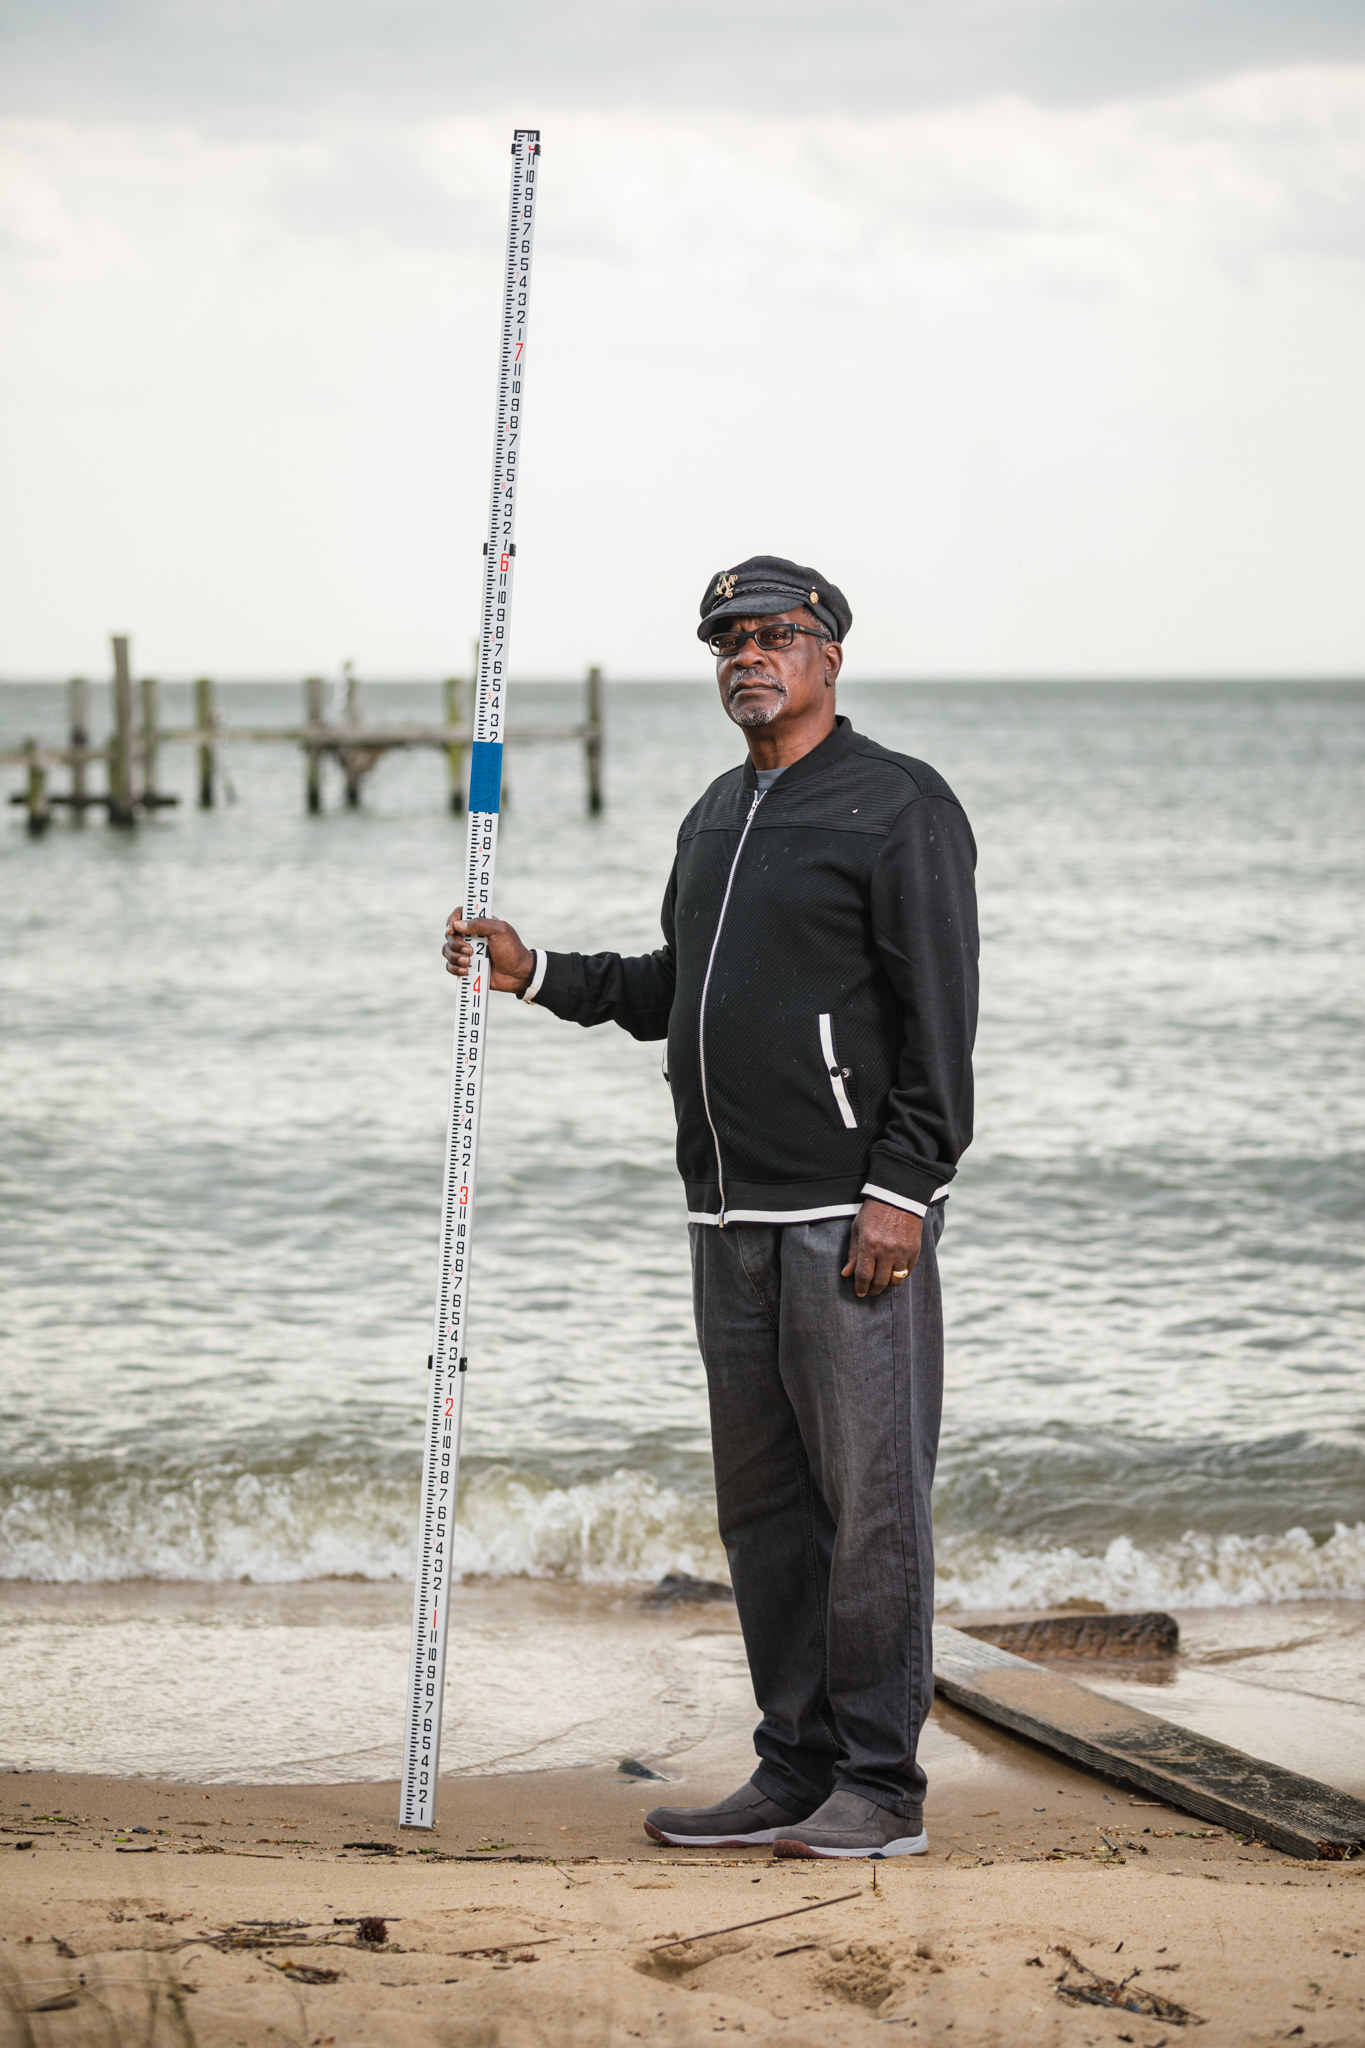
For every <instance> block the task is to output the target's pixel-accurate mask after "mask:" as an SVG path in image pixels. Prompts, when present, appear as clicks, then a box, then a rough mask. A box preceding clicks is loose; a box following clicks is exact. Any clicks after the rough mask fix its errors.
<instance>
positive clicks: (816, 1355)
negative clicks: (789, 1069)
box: [691, 1204, 943, 1816]
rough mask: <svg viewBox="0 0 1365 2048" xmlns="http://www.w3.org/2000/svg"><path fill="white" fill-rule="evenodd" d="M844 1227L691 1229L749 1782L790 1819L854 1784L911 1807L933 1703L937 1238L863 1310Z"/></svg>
mask: <svg viewBox="0 0 1365 2048" xmlns="http://www.w3.org/2000/svg"><path fill="white" fill-rule="evenodd" d="M849 1229H850V1219H849V1218H847V1217H837V1218H833V1219H830V1220H827V1221H824V1222H820V1223H785V1224H768V1223H734V1224H727V1225H726V1227H725V1229H724V1230H718V1229H716V1228H715V1226H714V1225H711V1224H697V1223H694V1224H693V1225H692V1226H691V1233H692V1287H693V1300H694V1304H695V1308H696V1316H697V1339H698V1342H699V1343H700V1345H701V1353H702V1358H703V1360H704V1362H705V1365H706V1379H707V1386H708V1389H709V1392H710V1399H711V1446H712V1456H713V1458H714V1460H715V1469H716V1502H717V1508H718V1513H719V1518H720V1534H721V1540H722V1542H723V1543H724V1545H725V1550H726V1555H727V1556H728V1558H729V1560H730V1576H731V1581H732V1583H733V1585H734V1589H735V1600H736V1603H737V1605H738V1608H739V1620H740V1626H741V1628H742V1629H743V1631H744V1647H745V1650H746V1651H747V1653H748V1658H749V1671H750V1674H751V1676H752V1678H753V1684H754V1694H755V1697H756V1699H757V1701H758V1704H759V1708H760V1710H761V1712H762V1715H763V1718H762V1720H761V1721H760V1722H759V1724H758V1728H757V1730H756V1731H755V1734H754V1747H755V1748H756V1749H757V1751H758V1754H759V1759H760V1762H759V1767H758V1769H757V1770H756V1771H755V1773H754V1779H753V1782H754V1783H755V1785H757V1786H758V1787H759V1789H760V1790H761V1791H763V1792H765V1793H766V1794H767V1795H768V1797H769V1798H770V1799H775V1800H776V1801H777V1802H778V1803H779V1805H782V1806H786V1807H788V1808H791V1809H793V1810H801V1809H805V1808H807V1807H809V1806H811V1805H813V1804H817V1805H818V1804H819V1803H820V1802H821V1801H822V1800H824V1799H825V1798H826V1797H827V1796H828V1794H829V1793H830V1792H831V1791H832V1790H833V1789H834V1788H835V1787H836V1786H847V1787H848V1788H849V1789H850V1790H852V1791H857V1792H861V1793H862V1794H863V1796H864V1797H865V1798H867V1799H873V1800H875V1801H876V1802H877V1804H878V1805H879V1806H884V1807H887V1808H889V1810H890V1811H891V1812H892V1813H903V1814H908V1815H911V1816H913V1815H914V1814H915V1812H916V1811H917V1809H918V1808H919V1807H920V1805H921V1804H922V1802H923V1798H924V1789H925V1778H924V1773H923V1771H922V1770H921V1769H920V1767H919V1764H918V1763H917V1762H916V1759H915V1746H916V1743H917V1742H918V1739H919V1732H920V1729H921V1728H922V1727H923V1725H924V1721H925V1718H926V1716H927V1715H928V1712H929V1708H930V1706H931V1705H932V1704H933V1697H934V1679H933V1634H932V1630H933V1619H934V1539H933V1524H932V1521H931V1519H930V1505H929V1497H930V1490H931V1488H932V1486H933V1480H934V1461H935V1458H936V1456H937V1453H938V1431H939V1418H940V1415H941V1412H942V1407H943V1317H942V1310H941V1307H940V1300H939V1281H938V1257H937V1250H938V1240H939V1237H940V1236H941V1235H942V1231H943V1208H942V1205H941V1204H940V1205H937V1206H936V1207H934V1208H932V1209H931V1210H930V1212H929V1215H928V1216H927V1217H926V1219H925V1225H924V1236H923V1246H922V1249H921V1251H920V1255H919V1261H918V1263H917V1265H916V1267H915V1270H914V1272H913V1274H912V1275H911V1277H910V1279H909V1280H907V1281H906V1282H905V1284H904V1285H903V1286H901V1287H888V1288H887V1289H886V1291H885V1293H883V1294H881V1295H879V1296H878V1297H877V1299H876V1300H870V1299H869V1300H866V1301H859V1299H858V1297H857V1296H856V1295H855V1293H854V1292H853V1282H852V1281H851V1280H842V1279H841V1278H840V1277H839V1274H840V1268H841V1267H842V1266H843V1265H844V1263H845V1260H846V1258H847V1256H848V1239H849Z"/></svg>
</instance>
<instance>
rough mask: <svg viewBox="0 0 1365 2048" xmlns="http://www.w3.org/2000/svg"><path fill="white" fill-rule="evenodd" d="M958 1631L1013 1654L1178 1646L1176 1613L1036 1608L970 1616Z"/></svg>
mask: <svg viewBox="0 0 1365 2048" xmlns="http://www.w3.org/2000/svg"><path fill="white" fill-rule="evenodd" d="M962 1633H963V1635H964V1636H975V1637H976V1638H977V1640H978V1641H979V1642H983V1643H994V1644H995V1645H996V1647H997V1648H998V1649H1001V1650H1013V1651H1014V1654H1015V1656H1016V1657H1126V1658H1133V1657H1173V1656H1174V1655H1175V1653H1176V1651H1177V1650H1178V1649H1179V1648H1180V1629H1179V1627H1178V1625H1177V1623H1176V1619H1175V1616H1174V1615H1173V1614H1160V1613H1150V1614H1039V1615H1033V1616H1031V1617H1025V1618H1024V1619H1022V1620H1018V1621H970V1622H966V1623H964V1624H963V1628H962Z"/></svg>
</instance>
